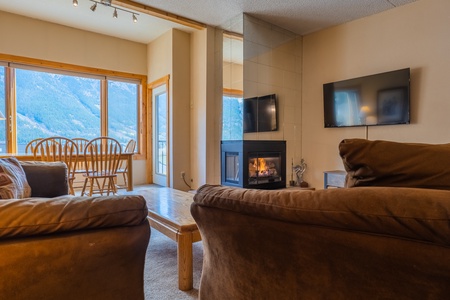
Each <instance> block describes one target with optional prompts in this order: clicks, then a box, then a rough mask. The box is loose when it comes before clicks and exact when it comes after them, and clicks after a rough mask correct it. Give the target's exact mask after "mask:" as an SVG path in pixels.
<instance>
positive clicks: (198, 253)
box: [144, 228, 203, 300]
mask: <svg viewBox="0 0 450 300" xmlns="http://www.w3.org/2000/svg"><path fill="white" fill-rule="evenodd" d="M193 254H194V261H193V266H194V289H192V290H190V291H180V290H179V289H178V270H177V244H176V242H174V241H172V240H171V239H169V238H168V237H166V236H165V235H163V234H162V233H160V232H158V231H157V230H155V229H153V228H151V236H150V244H149V247H148V248H147V256H146V262H145V274H144V287H145V299H146V300H166V299H167V300H184V299H189V300H191V299H198V287H199V283H200V276H201V272H202V262H203V247H202V243H201V242H197V243H195V244H194V245H193Z"/></svg>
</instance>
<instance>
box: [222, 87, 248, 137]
mask: <svg viewBox="0 0 450 300" xmlns="http://www.w3.org/2000/svg"><path fill="white" fill-rule="evenodd" d="M242 120H243V101H242V97H236V96H226V95H224V96H223V104H222V140H224V141H226V140H242V138H243V134H244V133H243V132H244V131H243V124H242Z"/></svg>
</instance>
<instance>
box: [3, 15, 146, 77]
mask: <svg viewBox="0 0 450 300" xmlns="http://www.w3.org/2000/svg"><path fill="white" fill-rule="evenodd" d="M0 39H1V40H2V42H1V43H0V53H2V54H11V55H18V56H25V57H30V58H36V59H43V60H49V61H54V62H61V63H68V64H75V65H79V66H87V67H95V68H101V69H107V70H114V71H121V72H128V73H135V74H140V75H145V74H147V68H146V65H145V63H142V62H144V61H146V51H147V46H146V45H145V44H140V43H135V42H130V41H127V40H122V39H118V38H114V37H110V36H106V35H101V34H97V33H92V32H88V31H83V30H78V29H74V28H70V27H66V26H62V25H57V24H54V23H49V22H44V21H40V20H36V19H31V18H27V17H22V16H19V15H15V14H10V13H6V12H2V11H0Z"/></svg>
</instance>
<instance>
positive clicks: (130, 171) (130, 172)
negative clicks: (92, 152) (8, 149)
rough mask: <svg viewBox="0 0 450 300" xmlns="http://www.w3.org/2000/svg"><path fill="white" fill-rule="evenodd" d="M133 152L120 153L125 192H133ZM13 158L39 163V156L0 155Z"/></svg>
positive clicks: (80, 156)
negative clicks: (123, 165)
mask: <svg viewBox="0 0 450 300" xmlns="http://www.w3.org/2000/svg"><path fill="white" fill-rule="evenodd" d="M134 154H135V153H133V152H122V153H121V154H120V157H119V159H120V160H126V161H127V165H128V167H127V172H126V176H127V191H132V190H133V155H134ZM8 157H15V158H17V160H19V161H41V159H40V156H39V155H36V156H34V155H33V154H32V153H0V158H8ZM77 157H78V161H84V154H83V153H82V154H78V156H77Z"/></svg>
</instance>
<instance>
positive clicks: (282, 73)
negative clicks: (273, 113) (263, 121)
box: [244, 15, 302, 181]
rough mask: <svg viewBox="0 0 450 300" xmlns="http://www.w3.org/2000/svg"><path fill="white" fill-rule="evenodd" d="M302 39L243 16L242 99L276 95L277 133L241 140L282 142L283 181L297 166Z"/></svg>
mask: <svg viewBox="0 0 450 300" xmlns="http://www.w3.org/2000/svg"><path fill="white" fill-rule="evenodd" d="M301 74H302V38H301V37H299V36H297V35H296V34H293V33H292V32H289V31H287V30H284V29H282V28H279V27H277V26H275V25H272V24H269V23H267V22H264V21H261V20H258V19H255V18H253V17H250V16H248V15H244V98H249V97H255V96H263V95H268V94H277V98H278V117H279V119H278V130H277V131H271V132H259V133H246V134H244V139H245V140H285V141H286V148H287V149H286V158H287V168H286V171H287V178H288V180H287V181H289V180H290V178H291V174H292V168H291V162H292V161H293V163H294V165H297V164H299V163H300V160H301V158H302V154H301V150H302V149H301V146H302V139H301V137H302V136H301V132H302V123H301V117H300V116H301V115H302V101H301V95H302V94H301Z"/></svg>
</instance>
